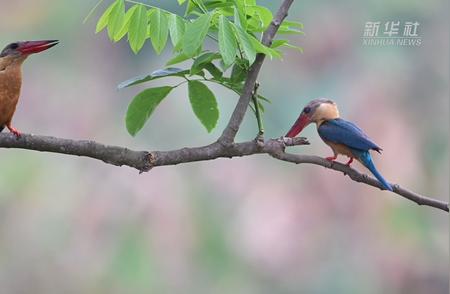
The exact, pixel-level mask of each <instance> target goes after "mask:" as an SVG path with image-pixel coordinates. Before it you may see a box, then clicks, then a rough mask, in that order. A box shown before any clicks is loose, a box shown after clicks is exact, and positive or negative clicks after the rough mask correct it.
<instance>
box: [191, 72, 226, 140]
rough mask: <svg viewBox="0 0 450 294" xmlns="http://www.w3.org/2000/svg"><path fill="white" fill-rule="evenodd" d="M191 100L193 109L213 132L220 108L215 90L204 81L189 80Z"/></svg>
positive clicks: (207, 128) (209, 130) (208, 129)
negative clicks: (212, 90)
mask: <svg viewBox="0 0 450 294" xmlns="http://www.w3.org/2000/svg"><path fill="white" fill-rule="evenodd" d="M188 88H189V89H188V90H189V101H190V102H191V106H192V110H193V111H194V113H195V115H196V116H197V118H198V119H199V120H200V122H201V123H202V124H203V126H204V127H205V128H206V130H207V131H208V132H211V131H212V130H213V129H214V128H215V126H216V124H217V121H218V120H219V109H218V108H217V101H216V97H215V96H214V94H213V92H211V90H210V89H209V88H208V87H207V86H206V85H205V84H203V83H202V82H199V81H189V82H188Z"/></svg>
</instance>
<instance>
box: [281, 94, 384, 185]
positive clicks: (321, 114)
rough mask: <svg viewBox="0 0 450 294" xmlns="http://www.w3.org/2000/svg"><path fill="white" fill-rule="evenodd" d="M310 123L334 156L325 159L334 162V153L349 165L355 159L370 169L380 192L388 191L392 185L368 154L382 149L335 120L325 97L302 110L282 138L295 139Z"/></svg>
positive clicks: (357, 130) (352, 127)
mask: <svg viewBox="0 0 450 294" xmlns="http://www.w3.org/2000/svg"><path fill="white" fill-rule="evenodd" d="M312 122H314V123H316V125H317V131H318V133H319V136H320V138H322V140H323V141H324V142H325V143H326V144H327V145H328V146H330V147H331V149H332V150H333V153H334V155H333V156H330V157H327V158H326V159H327V160H330V161H334V160H336V158H337V156H338V154H343V155H346V156H348V157H349V158H350V160H349V161H348V162H347V165H348V166H350V164H351V163H352V162H353V159H357V160H358V161H359V162H361V163H362V164H363V165H364V166H365V167H367V168H368V169H369V170H370V172H371V173H372V174H373V175H374V176H375V177H376V178H377V179H378V181H379V182H380V183H381V185H382V186H383V188H384V189H386V190H389V191H392V186H391V185H390V184H389V183H388V182H387V181H386V180H385V179H384V178H383V176H382V175H381V174H380V173H379V172H378V170H377V169H376V168H375V165H374V163H373V161H372V156H371V155H370V153H369V150H375V151H377V152H378V153H381V150H382V149H381V148H380V147H378V145H377V144H375V143H374V142H373V141H372V140H371V139H369V137H368V136H367V135H366V134H364V132H363V131H362V130H361V129H360V128H359V127H357V126H356V125H355V124H353V123H351V122H349V121H346V120H343V119H341V118H339V110H338V108H337V105H336V103H335V102H333V101H332V100H329V99H325V98H320V99H315V100H312V101H311V102H310V103H309V104H308V105H306V106H305V108H303V111H302V112H301V113H300V116H299V117H298V119H297V120H296V122H295V123H294V125H293V126H292V127H291V129H290V130H289V132H288V133H287V134H286V137H295V136H296V135H297V134H299V133H300V132H301V131H302V130H303V129H304V128H305V127H306V126H307V125H309V124H310V123H312Z"/></svg>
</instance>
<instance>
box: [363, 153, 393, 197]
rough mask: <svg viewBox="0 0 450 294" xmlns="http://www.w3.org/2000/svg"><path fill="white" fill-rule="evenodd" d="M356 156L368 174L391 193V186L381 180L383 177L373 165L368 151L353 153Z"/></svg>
mask: <svg viewBox="0 0 450 294" xmlns="http://www.w3.org/2000/svg"><path fill="white" fill-rule="evenodd" d="M355 153H356V154H357V155H358V158H359V160H360V161H361V162H362V164H364V166H365V167H367V168H368V169H369V170H370V172H371V173H372V174H373V175H374V176H375V178H377V180H378V181H379V182H380V183H381V185H383V187H384V188H385V189H386V190H389V191H393V189H392V186H391V185H390V184H389V183H388V182H387V181H386V180H385V179H384V178H383V176H382V175H381V174H380V173H379V172H378V170H377V169H376V168H375V165H374V164H373V160H372V156H371V155H370V153H369V151H358V152H355Z"/></svg>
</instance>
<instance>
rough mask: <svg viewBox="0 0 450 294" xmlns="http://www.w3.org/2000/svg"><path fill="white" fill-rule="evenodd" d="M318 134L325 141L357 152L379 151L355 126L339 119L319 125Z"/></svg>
mask: <svg viewBox="0 0 450 294" xmlns="http://www.w3.org/2000/svg"><path fill="white" fill-rule="evenodd" d="M318 132H319V135H320V137H321V138H322V139H323V140H325V141H330V142H333V143H337V144H343V145H346V146H348V147H350V148H353V149H358V150H365V151H368V150H370V149H373V150H376V151H380V150H381V148H380V147H378V146H377V144H375V143H374V142H372V141H371V140H370V139H369V137H367V135H366V134H364V132H363V131H362V130H361V129H360V128H358V127H357V126H356V125H355V124H353V123H351V122H349V121H346V120H343V119H340V118H338V119H332V120H329V121H326V122H324V123H323V124H321V125H320V127H319V129H318Z"/></svg>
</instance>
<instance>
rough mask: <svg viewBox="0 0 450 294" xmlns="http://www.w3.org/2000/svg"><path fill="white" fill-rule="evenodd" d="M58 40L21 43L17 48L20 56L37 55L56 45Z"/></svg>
mask: <svg viewBox="0 0 450 294" xmlns="http://www.w3.org/2000/svg"><path fill="white" fill-rule="evenodd" d="M58 43H59V41H58V40H46V41H27V42H22V43H21V44H20V46H19V48H17V50H18V51H20V52H21V53H22V54H27V55H28V54H33V53H38V52H41V51H44V50H47V49H49V48H52V47H53V46H55V45H56V44H58Z"/></svg>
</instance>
